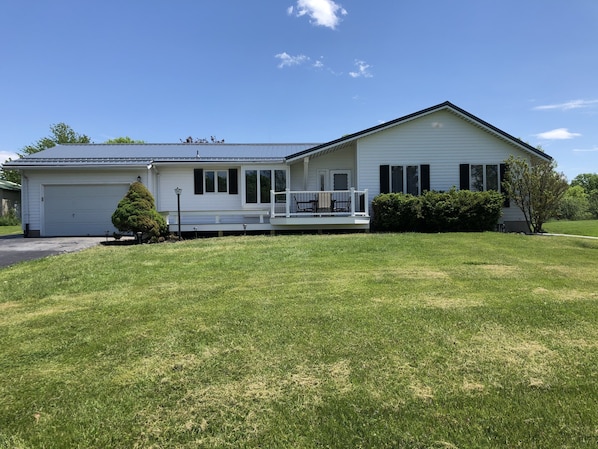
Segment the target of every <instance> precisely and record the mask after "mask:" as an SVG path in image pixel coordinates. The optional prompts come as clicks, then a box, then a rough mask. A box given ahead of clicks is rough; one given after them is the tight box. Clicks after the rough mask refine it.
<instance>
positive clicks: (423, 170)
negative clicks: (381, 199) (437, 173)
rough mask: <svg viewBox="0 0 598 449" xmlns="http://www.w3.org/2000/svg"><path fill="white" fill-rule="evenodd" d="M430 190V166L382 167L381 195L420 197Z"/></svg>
mask: <svg viewBox="0 0 598 449" xmlns="http://www.w3.org/2000/svg"><path fill="white" fill-rule="evenodd" d="M426 190H430V166H429V165H381V166H380V193H408V194H411V195H419V194H420V193H421V192H424V191H426Z"/></svg>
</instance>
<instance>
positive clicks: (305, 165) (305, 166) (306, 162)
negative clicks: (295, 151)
mask: <svg viewBox="0 0 598 449" xmlns="http://www.w3.org/2000/svg"><path fill="white" fill-rule="evenodd" d="M308 174H309V156H308V157H304V158H303V190H307V177H308Z"/></svg>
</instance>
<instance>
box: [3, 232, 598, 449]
mask: <svg viewBox="0 0 598 449" xmlns="http://www.w3.org/2000/svg"><path fill="white" fill-rule="evenodd" d="M597 261H598V241H592V240H582V239H574V238H550V239H547V238H542V237H534V236H524V235H517V234H513V235H511V234H501V233H484V234H434V235H416V234H384V235H381V234H370V235H367V234H359V235H340V236H336V235H332V236H313V235H309V236H281V237H229V238H221V239H206V240H196V241H187V242H182V243H175V244H162V245H138V246H127V247H114V246H106V247H104V246H101V247H97V248H93V249H90V250H86V251H83V252H81V253H76V254H65V255H61V256H55V257H50V258H46V259H42V260H38V261H33V262H27V263H22V264H17V265H15V266H12V267H9V268H6V269H3V270H0V283H1V285H2V286H3V289H2V293H1V295H0V448H3V449H5V448H13V447H17V448H77V447H79V448H108V447H110V448H121V447H122V448H133V447H137V448H161V447H177V448H196V447H208V448H210V447H214V448H221V447H231V448H239V447H240V448H256V447H262V448H270V447H276V448H278V447H284V448H325V447H328V448H358V447H363V448H366V447H367V448H370V447H376V448H395V447H407V448H456V447H457V448H490V447H501V448H502V447H513V448H515V447H525V448H595V447H597V445H598V407H596V403H597V401H598V368H597V367H598V278H597V276H596V262H597Z"/></svg>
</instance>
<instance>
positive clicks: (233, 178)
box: [193, 168, 239, 195]
mask: <svg viewBox="0 0 598 449" xmlns="http://www.w3.org/2000/svg"><path fill="white" fill-rule="evenodd" d="M193 180H194V184H195V194H196V195H203V194H204V192H205V193H229V194H231V195H237V194H238V193H239V189H238V185H239V183H238V180H237V169H236V168H229V169H228V170H204V169H203V168H196V169H195V170H193Z"/></svg>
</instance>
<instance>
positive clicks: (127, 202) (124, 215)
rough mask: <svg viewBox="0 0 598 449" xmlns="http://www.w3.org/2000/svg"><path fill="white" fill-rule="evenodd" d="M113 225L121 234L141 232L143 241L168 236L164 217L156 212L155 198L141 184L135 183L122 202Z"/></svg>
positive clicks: (113, 217) (113, 219)
mask: <svg viewBox="0 0 598 449" xmlns="http://www.w3.org/2000/svg"><path fill="white" fill-rule="evenodd" d="M112 223H113V224H114V226H115V227H116V229H118V230H119V231H121V232H133V233H137V232H141V233H143V239H144V240H147V239H152V238H154V237H155V238H158V237H160V236H163V235H166V233H167V231H168V228H167V225H166V221H165V220H164V217H162V216H161V215H160V214H159V213H158V211H157V210H156V206H155V202H154V197H153V196H152V194H151V193H150V192H149V190H147V189H146V188H145V186H144V185H143V184H142V183H141V182H134V183H133V184H131V186H130V187H129V191H128V192H127V194H126V195H125V197H124V198H123V199H122V200H120V202H119V203H118V206H117V208H116V210H115V211H114V213H113V214H112Z"/></svg>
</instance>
